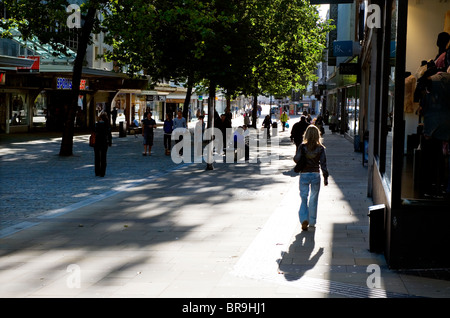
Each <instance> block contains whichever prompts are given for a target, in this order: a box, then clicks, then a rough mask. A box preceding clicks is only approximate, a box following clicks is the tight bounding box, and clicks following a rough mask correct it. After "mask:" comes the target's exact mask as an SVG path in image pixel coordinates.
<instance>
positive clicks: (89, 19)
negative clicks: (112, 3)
mask: <svg viewBox="0 0 450 318" xmlns="http://www.w3.org/2000/svg"><path fill="white" fill-rule="evenodd" d="M4 3H5V5H6V7H7V8H8V13H9V16H10V17H9V18H8V19H2V24H1V26H2V29H3V31H2V36H4V37H10V36H11V29H16V30H18V31H19V32H20V34H21V37H22V38H23V39H24V40H27V41H29V40H34V39H37V40H38V41H39V42H40V43H42V44H48V45H50V46H51V47H52V49H53V50H55V51H56V52H59V53H62V54H65V55H68V52H69V46H68V45H67V40H68V38H69V37H73V36H77V37H78V48H77V51H76V57H75V61H74V66H73V75H72V91H71V96H70V103H69V109H68V112H67V114H66V118H65V124H64V131H63V135H62V142H61V148H60V152H59V155H60V156H71V155H73V133H74V121H75V113H76V107H77V105H78V95H79V92H80V81H81V74H82V68H83V62H84V58H85V55H86V49H87V46H88V45H89V43H91V34H92V32H94V31H95V30H98V25H99V21H98V18H97V10H98V9H99V8H101V6H102V5H104V4H105V1H99V0H89V1H87V2H85V3H84V4H83V5H82V11H81V13H80V15H81V22H82V23H81V24H82V25H81V28H79V29H69V28H68V27H67V25H66V23H67V19H68V16H69V14H72V12H69V13H68V12H67V11H66V10H67V8H68V6H69V2H68V1H66V0H50V1H40V0H5V1H4Z"/></svg>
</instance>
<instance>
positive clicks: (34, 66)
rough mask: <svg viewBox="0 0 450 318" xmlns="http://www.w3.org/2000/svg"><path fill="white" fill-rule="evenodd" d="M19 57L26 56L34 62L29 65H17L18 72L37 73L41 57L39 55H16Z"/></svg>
mask: <svg viewBox="0 0 450 318" xmlns="http://www.w3.org/2000/svg"><path fill="white" fill-rule="evenodd" d="M18 57H21V58H27V59H29V60H34V63H33V64H32V65H31V66H30V67H22V66H20V67H17V72H18V73H39V66H40V64H41V57H40V56H27V57H25V56H18Z"/></svg>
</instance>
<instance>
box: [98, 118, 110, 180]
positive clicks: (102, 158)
mask: <svg viewBox="0 0 450 318" xmlns="http://www.w3.org/2000/svg"><path fill="white" fill-rule="evenodd" d="M111 143H112V135H111V127H110V124H109V118H108V115H107V114H106V112H101V113H100V116H99V118H98V121H97V122H96V123H95V145H94V154H95V175H96V176H100V177H104V176H105V172H106V153H107V152H108V147H110V146H111Z"/></svg>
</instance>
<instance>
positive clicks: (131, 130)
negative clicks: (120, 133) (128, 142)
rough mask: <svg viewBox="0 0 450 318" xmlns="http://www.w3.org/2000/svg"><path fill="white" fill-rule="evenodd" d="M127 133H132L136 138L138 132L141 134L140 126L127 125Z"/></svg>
mask: <svg viewBox="0 0 450 318" xmlns="http://www.w3.org/2000/svg"><path fill="white" fill-rule="evenodd" d="M127 133H128V135H134V137H135V138H137V135H138V134H142V127H136V126H129V127H128V129H127Z"/></svg>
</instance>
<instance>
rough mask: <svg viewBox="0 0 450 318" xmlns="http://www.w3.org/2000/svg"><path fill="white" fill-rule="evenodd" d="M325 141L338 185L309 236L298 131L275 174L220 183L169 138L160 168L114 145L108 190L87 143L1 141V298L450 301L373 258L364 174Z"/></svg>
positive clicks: (124, 142) (249, 170)
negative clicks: (65, 148) (182, 159)
mask: <svg viewBox="0 0 450 318" xmlns="http://www.w3.org/2000/svg"><path fill="white" fill-rule="evenodd" d="M296 120H298V119H296V118H293V119H291V122H290V125H291V127H292V125H293V123H294V122H295V121H296ZM324 137H325V138H324V139H325V145H326V147H327V155H328V164H329V170H330V180H329V181H330V184H329V185H328V187H322V188H321V192H320V198H319V200H320V202H319V211H318V224H317V227H316V229H315V230H310V231H307V232H302V231H301V230H300V226H299V222H298V216H297V211H298V207H299V204H300V199H299V196H298V175H295V174H293V173H292V171H291V169H292V167H293V161H292V156H293V153H294V151H295V149H294V146H293V145H292V144H291V143H290V141H289V131H285V132H282V131H280V132H279V133H278V137H275V138H274V139H273V140H274V142H275V141H276V140H278V142H279V147H273V148H272V149H273V150H274V152H275V153H276V157H277V159H275V160H272V161H271V162H270V163H234V164H229V163H215V164H214V170H210V171H206V170H205V167H206V164H205V163H199V164H194V163H193V164H184V165H176V164H175V163H173V162H172V160H171V158H170V157H167V156H165V155H164V150H163V149H162V132H161V130H160V129H158V130H157V132H156V140H155V146H154V148H153V150H152V153H153V154H152V156H150V157H143V156H142V155H141V152H142V145H141V141H142V140H141V138H140V136H139V138H134V136H127V137H125V138H118V136H117V135H114V139H113V147H112V148H111V149H110V151H109V153H108V168H107V173H106V176H105V178H98V177H95V176H94V167H93V152H92V149H91V148H89V146H88V141H87V140H88V136H87V135H82V136H77V137H75V143H74V153H75V155H74V156H72V157H69V158H60V157H59V156H58V155H57V153H58V149H59V141H60V138H59V137H57V136H49V135H48V134H43V135H40V136H36V135H35V136H33V138H32V140H25V139H26V137H25V136H20V135H19V136H2V139H1V141H0V146H1V149H0V155H1V157H0V158H1V161H2V164H1V170H0V174H1V178H0V186H1V190H2V192H1V196H2V200H1V203H0V204H1V206H0V217H1V223H0V224H1V228H0V286H1V287H0V297H20V298H25V297H154V298H231V297H234V298H247V297H251V298H259V297H264V298H280V297H282V298H292V297H317V298H329V297H337V298H355V297H364V298H368V297H415V296H419V297H449V296H450V281H445V280H438V279H430V278H424V277H418V276H416V275H409V274H405V273H402V272H398V271H391V270H389V269H388V268H387V266H386V263H385V260H384V257H383V256H382V255H380V254H374V253H370V252H369V251H368V247H369V242H368V229H369V226H368V221H369V220H368V217H367V212H368V207H369V206H370V205H372V201H371V200H370V198H367V197H366V193H367V168H366V167H363V166H362V164H361V154H359V153H355V152H354V151H353V144H352V143H350V142H349V141H348V140H347V139H345V138H344V137H343V136H341V135H338V134H331V133H330V132H329V130H327V133H326V134H325V136H324ZM18 138H19V139H18ZM20 139H22V140H20ZM378 274H379V275H378ZM378 278H379V279H378ZM371 287H375V288H371Z"/></svg>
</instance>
